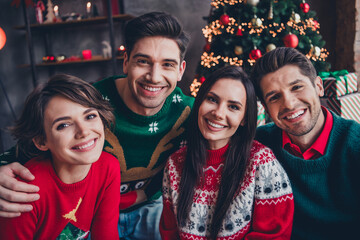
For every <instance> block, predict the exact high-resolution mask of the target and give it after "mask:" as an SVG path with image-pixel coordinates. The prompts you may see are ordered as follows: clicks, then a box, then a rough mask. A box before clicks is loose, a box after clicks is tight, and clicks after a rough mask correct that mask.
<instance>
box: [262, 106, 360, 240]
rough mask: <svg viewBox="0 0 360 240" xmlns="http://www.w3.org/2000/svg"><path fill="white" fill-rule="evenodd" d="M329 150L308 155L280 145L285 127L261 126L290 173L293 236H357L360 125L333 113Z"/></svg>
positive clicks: (318, 238) (264, 140) (319, 238)
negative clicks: (316, 156) (298, 153)
mask: <svg viewBox="0 0 360 240" xmlns="http://www.w3.org/2000/svg"><path fill="white" fill-rule="evenodd" d="M332 115H333V117H334V125H333V128H332V130H331V133H330V136H329V142H328V144H327V147H326V151H325V154H324V155H323V156H321V157H319V158H317V159H313V160H304V159H302V158H298V157H295V156H293V155H291V154H290V153H288V152H287V151H286V150H284V149H283V147H282V130H281V129H280V128H278V127H277V126H275V125H274V124H273V123H271V124H267V125H265V126H261V127H259V128H258V129H257V133H256V139H257V140H258V141H259V142H261V143H263V144H264V145H266V146H268V147H270V148H271V149H272V150H273V152H274V154H275V156H276V157H277V159H278V160H279V162H280V163H281V164H282V166H283V167H284V169H285V171H286V172H287V174H288V176H289V179H290V182H291V186H292V188H293V194H294V201H295V212H294V225H293V231H292V239H296V240H298V239H299V240H300V239H301V240H303V239H316V240H322V239H324V240H325V239H326V240H329V239H354V237H355V238H356V236H358V237H359V234H358V230H357V227H358V225H359V223H360V187H359V184H360V177H359V176H360V172H359V171H360V145H359V142H358V141H359V140H360V124H358V123H357V122H355V121H352V120H345V119H343V118H341V117H339V116H337V115H335V114H334V113H332Z"/></svg>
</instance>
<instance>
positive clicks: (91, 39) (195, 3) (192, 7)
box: [0, 0, 336, 151]
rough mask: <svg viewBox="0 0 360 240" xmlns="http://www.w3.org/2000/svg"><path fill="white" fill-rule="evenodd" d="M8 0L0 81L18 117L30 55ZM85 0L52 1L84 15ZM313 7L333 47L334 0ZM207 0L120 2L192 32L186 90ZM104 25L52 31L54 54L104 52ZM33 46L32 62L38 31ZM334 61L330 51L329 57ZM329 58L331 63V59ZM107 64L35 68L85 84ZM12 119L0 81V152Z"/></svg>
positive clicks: (42, 74) (0, 15) (39, 43)
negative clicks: (163, 15)
mask: <svg viewBox="0 0 360 240" xmlns="http://www.w3.org/2000/svg"><path fill="white" fill-rule="evenodd" d="M102 1H103V0H96V1H92V2H95V4H96V5H97V7H98V10H99V13H100V14H101V15H103V6H102ZM11 2H12V1H11V0H1V1H0V27H2V28H3V29H4V31H5V32H6V35H7V43H6V45H5V47H4V48H3V49H2V50H0V80H1V81H2V83H3V84H4V87H5V89H6V91H7V94H8V96H9V99H10V102H11V105H12V106H13V108H14V110H15V113H16V114H17V115H18V114H19V113H20V111H21V109H22V104H23V102H24V100H25V98H26V96H27V94H28V93H29V92H30V91H31V90H32V89H33V83H32V77H31V71H30V69H29V68H19V67H17V66H19V65H21V64H28V63H29V53H28V49H27V41H26V35H25V31H20V30H15V29H14V28H13V27H14V26H19V25H24V18H23V12H22V8H21V6H20V7H19V8H16V7H14V6H10V3H11ZM86 2H87V0H76V1H74V0H53V4H54V5H59V8H60V14H61V15H63V14H66V13H70V12H78V13H80V14H84V13H85V4H86ZM307 2H308V3H309V4H310V6H311V9H312V10H314V11H316V12H317V16H318V18H319V22H320V24H321V29H320V33H321V34H322V35H323V37H324V39H325V41H326V42H327V45H326V48H327V49H328V50H329V51H330V53H331V52H332V51H331V50H332V49H333V48H334V45H335V27H336V26H335V8H334V6H335V0H329V1H315V0H311V1H310V0H309V1H307ZM210 3H211V0H181V1H174V0H161V1H160V0H146V1H144V0H124V11H125V13H128V14H132V15H134V16H138V15H141V14H143V13H146V12H149V11H166V12H169V13H171V14H173V15H174V16H176V17H177V18H178V19H179V20H180V21H181V22H182V23H183V25H184V27H185V30H186V31H187V32H188V33H189V34H190V35H191V42H190V45H189V49H188V51H187V54H186V56H185V60H186V61H187V67H186V72H185V74H184V77H183V80H182V81H181V82H179V84H178V85H179V86H180V87H181V88H182V89H183V91H184V92H185V93H186V94H189V85H190V84H191V82H192V81H193V76H194V72H195V68H196V66H197V64H198V61H199V59H200V56H201V54H202V49H203V46H204V44H205V39H204V37H203V35H202V31H201V29H202V28H203V27H204V26H205V24H206V22H205V20H203V17H204V16H208V14H209V12H210ZM28 10H29V13H30V20H31V22H35V17H34V10H33V8H32V7H30V8H28ZM104 28H106V25H98V26H91V27H83V28H71V29H64V30H61V31H54V32H52V34H51V36H50V37H49V40H50V42H51V43H52V49H53V54H55V55H59V54H65V55H67V56H71V55H81V50H83V49H86V48H90V49H91V50H92V51H93V54H94V55H100V54H101V53H102V44H101V42H102V41H103V40H108V39H109V37H108V33H107V32H106V31H104ZM115 31H116V34H117V36H116V45H120V44H121V43H122V38H121V35H120V31H121V24H118V23H117V24H115ZM33 37H34V46H35V57H36V61H37V62H40V61H41V58H42V56H43V55H44V54H45V50H44V39H43V37H42V34H38V33H34V34H33ZM331 58H332V59H333V58H334V56H333V55H332V54H331V55H330V57H329V59H331ZM330 62H331V61H330ZM109 66H110V65H107V64H104V63H97V64H89V65H72V66H69V67H57V68H54V69H52V71H48V70H49V69H45V68H38V71H37V72H38V79H39V82H43V81H46V80H47V79H48V77H49V76H50V75H51V74H53V73H58V72H64V73H69V74H73V75H76V76H78V77H80V78H83V79H85V80H87V81H89V82H93V81H97V80H99V79H101V78H103V77H106V76H110V75H112V74H113V73H112V69H111V68H110V67H109ZM117 73H121V63H120V62H119V63H118V70H117ZM13 120H14V118H13V116H12V114H11V111H10V108H9V106H8V103H7V101H6V98H5V94H4V93H3V89H1V85H0V137H1V138H2V141H0V151H1V150H2V149H7V148H9V147H10V146H12V145H13V144H14V141H13V140H12V138H11V137H10V134H9V133H8V131H6V128H7V127H8V126H11V125H12V122H13Z"/></svg>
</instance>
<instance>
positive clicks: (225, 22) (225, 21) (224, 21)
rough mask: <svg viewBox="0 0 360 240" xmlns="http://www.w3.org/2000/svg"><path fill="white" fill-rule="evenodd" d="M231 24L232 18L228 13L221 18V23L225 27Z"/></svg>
mask: <svg viewBox="0 0 360 240" xmlns="http://www.w3.org/2000/svg"><path fill="white" fill-rule="evenodd" d="M229 22H230V17H229V15H227V14H226V13H224V14H223V15H221V16H220V23H221V24H222V25H224V26H226V25H228V24H229Z"/></svg>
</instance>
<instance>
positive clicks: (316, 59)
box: [306, 48, 329, 62]
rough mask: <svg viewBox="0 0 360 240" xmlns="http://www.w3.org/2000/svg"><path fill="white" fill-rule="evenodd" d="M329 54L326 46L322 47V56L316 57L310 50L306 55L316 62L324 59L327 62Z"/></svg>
mask: <svg viewBox="0 0 360 240" xmlns="http://www.w3.org/2000/svg"><path fill="white" fill-rule="evenodd" d="M328 56H329V52H328V51H327V50H326V49H325V48H321V49H320V56H319V57H316V56H314V55H313V54H311V53H310V52H309V53H307V54H306V57H307V58H308V59H310V60H312V61H314V62H316V61H322V62H325V60H326V58H327V57H328Z"/></svg>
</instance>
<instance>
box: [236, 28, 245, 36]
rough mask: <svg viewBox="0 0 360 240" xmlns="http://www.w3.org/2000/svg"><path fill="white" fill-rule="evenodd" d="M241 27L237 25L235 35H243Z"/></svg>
mask: <svg viewBox="0 0 360 240" xmlns="http://www.w3.org/2000/svg"><path fill="white" fill-rule="evenodd" d="M243 35H244V34H243V29H242V28H241V26H239V27H238V29H237V31H236V36H243Z"/></svg>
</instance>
